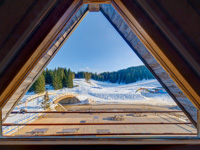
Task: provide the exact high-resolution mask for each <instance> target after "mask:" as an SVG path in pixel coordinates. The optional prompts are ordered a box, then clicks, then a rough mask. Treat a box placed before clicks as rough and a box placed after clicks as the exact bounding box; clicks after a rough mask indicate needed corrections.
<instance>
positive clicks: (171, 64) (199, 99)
mask: <svg viewBox="0 0 200 150" xmlns="http://www.w3.org/2000/svg"><path fill="white" fill-rule="evenodd" d="M112 4H113V6H114V7H115V6H117V7H118V8H119V9H120V10H118V11H121V12H120V14H121V15H124V17H123V18H126V22H127V23H128V24H129V26H130V28H131V29H132V30H133V31H134V33H135V34H136V35H137V37H138V38H139V39H140V40H141V41H142V43H143V44H144V45H145V47H146V48H147V49H148V50H149V51H150V52H151V54H152V55H153V56H154V58H155V59H156V60H157V61H158V62H159V63H160V65H161V66H162V67H163V68H164V69H165V71H166V72H167V73H168V74H169V75H170V77H171V78H172V79H173V80H174V82H175V83H176V84H177V85H178V86H179V88H180V89H181V90H182V91H183V92H184V94H185V95H186V96H187V97H188V99H189V100H190V101H191V102H192V103H193V104H194V106H195V107H196V108H198V109H200V89H199V85H200V80H199V78H198V76H197V75H196V74H195V72H194V71H193V70H192V68H190V66H189V64H187V63H186V61H185V60H184V59H183V57H182V56H181V55H180V54H179V53H178V52H177V50H176V49H175V48H174V47H173V46H172V45H171V43H169V42H168V40H167V39H166V37H165V35H163V33H162V31H160V30H158V28H157V27H156V26H155V24H154V23H153V22H152V20H151V19H150V18H149V16H147V14H146V13H145V12H144V11H143V9H142V8H141V7H140V6H139V5H138V3H137V1H136V0H114V1H112Z"/></svg>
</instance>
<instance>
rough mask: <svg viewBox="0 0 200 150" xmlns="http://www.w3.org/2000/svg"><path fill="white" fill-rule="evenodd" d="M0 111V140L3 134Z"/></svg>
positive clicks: (0, 112)
mask: <svg viewBox="0 0 200 150" xmlns="http://www.w3.org/2000/svg"><path fill="white" fill-rule="evenodd" d="M2 120H3V119H2V109H0V138H1V137H2V135H3V132H2V124H3V122H2Z"/></svg>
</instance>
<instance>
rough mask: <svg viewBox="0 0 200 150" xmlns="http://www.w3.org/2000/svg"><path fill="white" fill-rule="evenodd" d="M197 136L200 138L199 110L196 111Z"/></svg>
mask: <svg viewBox="0 0 200 150" xmlns="http://www.w3.org/2000/svg"><path fill="white" fill-rule="evenodd" d="M197 136H198V137H200V110H197Z"/></svg>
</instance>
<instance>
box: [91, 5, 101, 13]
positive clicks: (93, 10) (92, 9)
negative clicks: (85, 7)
mask: <svg viewBox="0 0 200 150" xmlns="http://www.w3.org/2000/svg"><path fill="white" fill-rule="evenodd" d="M99 8H100V7H99V4H89V12H98V11H99Z"/></svg>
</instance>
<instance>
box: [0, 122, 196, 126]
mask: <svg viewBox="0 0 200 150" xmlns="http://www.w3.org/2000/svg"><path fill="white" fill-rule="evenodd" d="M160 124H162V125H177V124H192V123H191V122H134V123H130V122H123V123H105V122H103V123H87V122H86V123H28V124H20V123H4V124H2V126H71V125H72V126H74V125H81V126H82V125H83V126H84V125H101V126H104V125H160Z"/></svg>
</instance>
